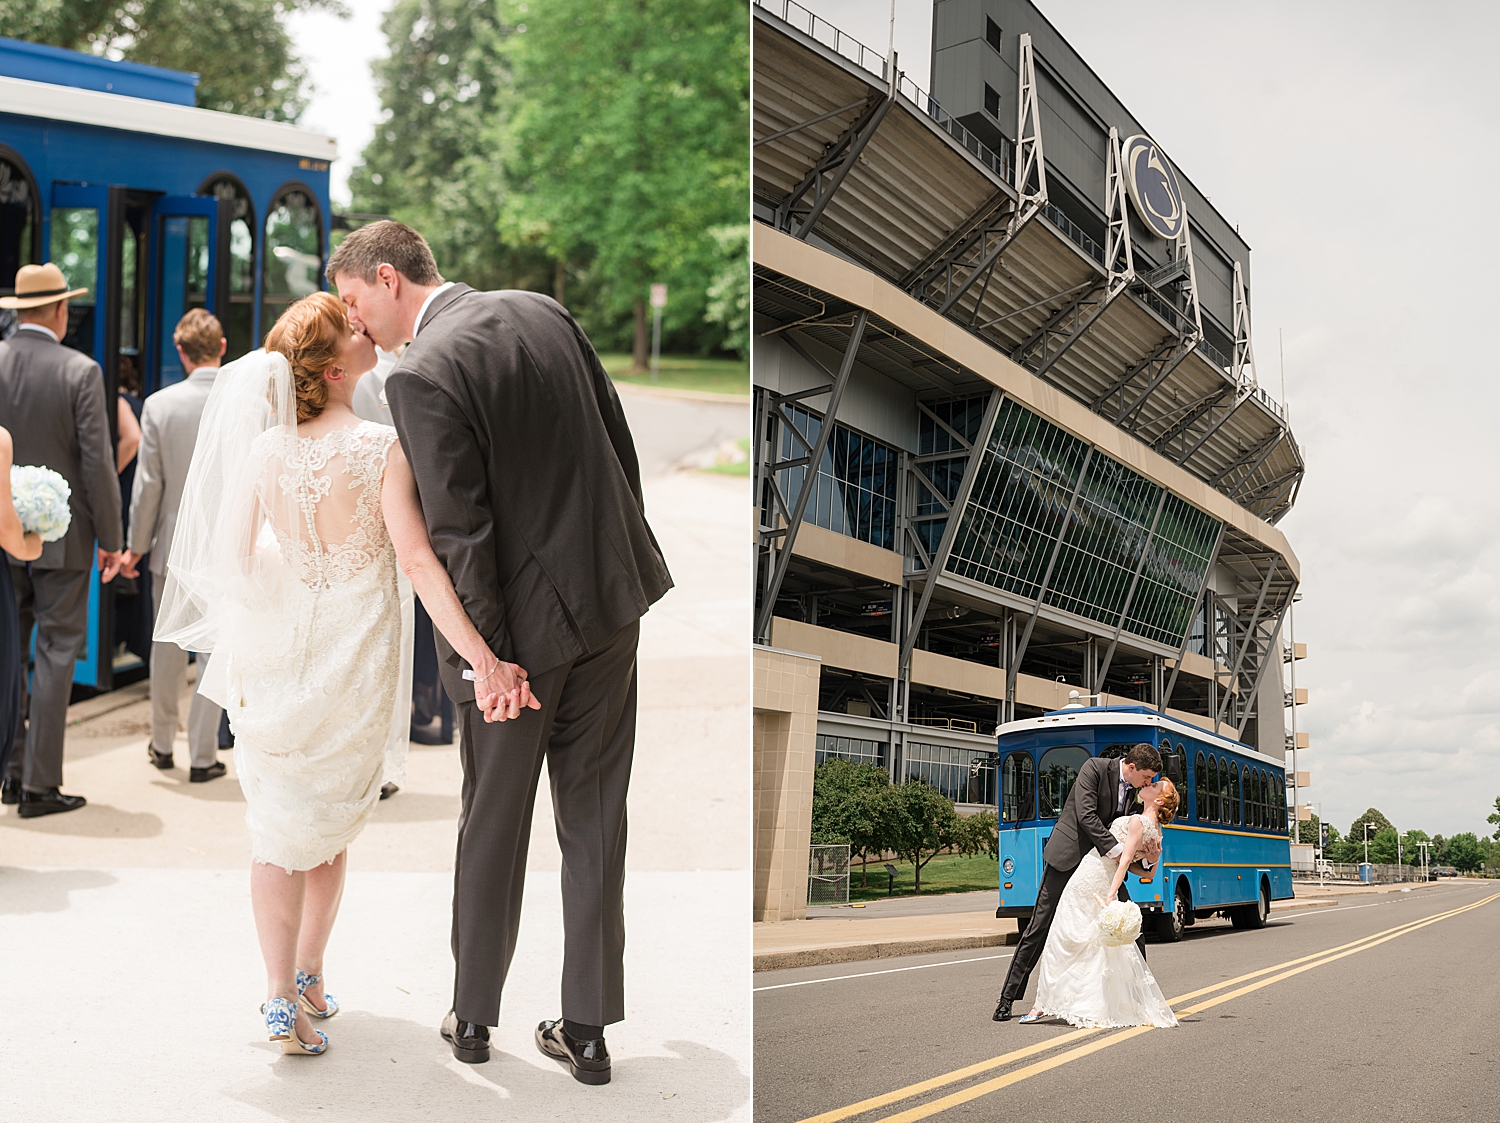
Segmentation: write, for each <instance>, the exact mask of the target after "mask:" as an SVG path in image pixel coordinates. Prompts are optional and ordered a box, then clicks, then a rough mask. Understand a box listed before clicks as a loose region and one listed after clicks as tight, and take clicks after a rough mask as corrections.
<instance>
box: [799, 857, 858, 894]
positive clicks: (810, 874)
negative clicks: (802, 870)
mask: <svg viewBox="0 0 1500 1123" xmlns="http://www.w3.org/2000/svg"><path fill="white" fill-rule="evenodd" d="M807 903H808V904H809V905H847V904H848V903H849V847H847V846H814V847H812V852H811V854H810V855H809V858H808V863H807Z"/></svg>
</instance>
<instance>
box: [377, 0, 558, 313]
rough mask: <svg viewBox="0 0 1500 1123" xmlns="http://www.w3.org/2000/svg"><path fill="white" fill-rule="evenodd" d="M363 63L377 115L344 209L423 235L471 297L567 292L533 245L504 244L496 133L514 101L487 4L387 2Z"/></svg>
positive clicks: (498, 30) (488, 0)
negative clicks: (372, 56) (382, 39)
mask: <svg viewBox="0 0 1500 1123" xmlns="http://www.w3.org/2000/svg"><path fill="white" fill-rule="evenodd" d="M381 29H382V30H383V31H384V32H385V36H386V42H387V44H388V45H389V50H390V55H389V57H388V58H384V59H378V60H376V61H375V63H374V64H373V66H372V69H373V71H374V75H375V86H376V89H377V91H378V92H379V94H380V108H381V117H380V120H379V121H378V122H377V123H376V126H375V135H374V137H373V138H372V139H371V141H370V143H369V144H368V145H367V146H366V147H365V150H364V153H363V157H362V161H361V163H360V164H359V165H358V166H357V167H355V168H354V170H353V172H352V173H351V174H350V177H349V189H350V194H351V195H352V197H353V210H355V211H356V212H363V213H366V214H383V215H390V216H391V217H392V218H396V219H400V220H401V221H402V222H405V223H406V224H407V225H409V226H412V227H414V228H416V229H417V230H420V231H421V232H422V234H423V236H424V237H425V238H426V239H427V241H428V243H429V244H430V245H431V246H432V252H433V256H434V257H436V258H437V263H438V268H439V269H440V270H441V271H442V272H443V274H444V275H445V276H446V277H448V278H449V279H451V280H457V281H464V282H466V283H468V284H471V285H473V286H474V287H475V288H478V289H496V288H529V289H551V290H552V294H553V295H554V296H556V297H557V298H558V300H559V301H562V300H564V298H565V296H566V294H565V292H564V291H563V284H562V281H561V278H560V277H557V276H554V274H553V271H552V268H551V263H550V262H548V261H547V259H546V255H545V254H544V253H543V252H541V251H540V250H539V249H530V250H528V249H526V248H524V247H522V248H519V249H518V248H516V247H513V246H510V245H507V244H506V242H505V241H504V240H503V239H502V238H501V236H500V231H499V228H498V227H497V225H496V220H497V218H498V217H499V215H500V211H501V208H502V207H503V206H504V205H505V200H506V194H507V189H506V179H505V168H504V162H503V160H502V157H501V149H502V145H503V130H504V127H505V124H506V122H507V121H508V120H509V117H510V115H511V113H512V112H514V109H515V101H516V95H515V90H514V85H513V83H512V81H511V76H510V64H509V62H508V60H507V58H506V55H505V52H504V49H503V48H504V40H505V37H506V36H507V35H508V34H509V33H510V32H509V29H508V28H506V27H505V26H504V25H503V24H502V23H501V21H500V16H499V12H498V11H497V10H496V7H495V2H494V0H396V3H395V5H394V6H393V7H392V8H391V10H390V11H389V12H387V13H386V16H385V19H384V20H383V22H382V24H381Z"/></svg>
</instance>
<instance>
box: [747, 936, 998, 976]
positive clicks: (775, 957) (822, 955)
mask: <svg viewBox="0 0 1500 1123" xmlns="http://www.w3.org/2000/svg"><path fill="white" fill-rule="evenodd" d="M1015 935H1016V934H1015V933H1014V932H991V933H987V934H985V935H983V936H938V937H933V938H931V939H920V940H881V941H878V942H876V943H868V944H834V945H832V946H831V947H825V948H797V949H794V950H791V951H764V952H758V953H757V954H756V955H755V957H754V960H753V962H754V965H755V966H754V969H755V970H757V971H785V970H786V969H787V968H789V967H821V966H824V965H825V964H829V963H857V962H859V961H860V960H864V959H890V958H892V957H893V956H898V955H926V954H928V953H929V952H935V951H968V950H969V949H971V948H998V947H1006V946H1007V945H1008V944H1010V943H1013V942H1014V941H1015Z"/></svg>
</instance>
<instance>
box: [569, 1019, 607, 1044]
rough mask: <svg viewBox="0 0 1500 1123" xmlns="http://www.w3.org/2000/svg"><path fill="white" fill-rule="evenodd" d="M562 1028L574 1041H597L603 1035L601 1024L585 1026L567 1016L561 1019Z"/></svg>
mask: <svg viewBox="0 0 1500 1123" xmlns="http://www.w3.org/2000/svg"><path fill="white" fill-rule="evenodd" d="M563 1029H564V1031H566V1033H567V1035H568V1036H569V1037H571V1038H572V1039H573V1040H574V1041H598V1040H599V1038H601V1037H603V1036H604V1027H603V1026H586V1025H584V1024H583V1023H582V1022H575V1021H573V1020H571V1019H569V1018H564V1019H563Z"/></svg>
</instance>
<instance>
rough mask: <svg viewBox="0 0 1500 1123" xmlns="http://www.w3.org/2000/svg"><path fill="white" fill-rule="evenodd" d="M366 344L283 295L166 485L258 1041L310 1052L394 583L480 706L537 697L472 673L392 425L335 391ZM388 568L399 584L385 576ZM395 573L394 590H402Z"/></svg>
mask: <svg viewBox="0 0 1500 1123" xmlns="http://www.w3.org/2000/svg"><path fill="white" fill-rule="evenodd" d="M374 366H375V348H374V345H373V344H372V343H371V342H370V340H369V338H367V337H366V336H365V335H363V334H361V333H359V332H356V331H354V330H353V329H352V328H351V327H350V324H349V320H348V317H347V315H346V314H345V311H344V306H343V304H342V303H341V302H340V301H339V300H338V298H337V297H335V296H332V295H331V294H329V293H325V292H318V293H314V294H312V295H311V296H308V297H306V298H304V299H302V300H299V301H297V302H296V303H295V304H293V305H291V306H290V307H289V308H288V309H287V310H286V312H285V313H284V314H283V315H282V317H281V318H280V319H279V320H278V321H277V322H276V326H275V327H274V328H272V329H271V332H270V334H269V335H267V337H266V346H265V349H264V350H262V351H256V352H253V353H251V354H249V355H246V356H245V357H244V358H242V359H239V360H237V361H236V362H233V363H230V364H229V365H227V366H226V367H224V369H223V371H222V372H221V373H220V375H219V377H218V378H217V379H216V380H215V382H214V389H213V393H212V395H211V396H210V398H209V400H208V404H207V406H206V408H205V410H204V416H203V422H202V425H201V427H200V429H199V435H198V443H197V445H196V447H195V449H194V453H193V461H192V466H191V468H190V469H189V472H188V478H187V482H186V485H185V488H184V491H183V498H182V505H181V508H180V510H179V514H178V522H177V532H176V535H175V537H174V541H173V544H172V554H171V557H170V559H169V562H168V576H167V584H166V587H165V589H164V591H163V595H162V606H161V612H160V614H159V616H158V619H157V625H156V639H157V640H159V641H165V642H172V643H176V644H178V645H179V646H181V647H183V648H186V649H188V650H191V651H198V652H212V658H210V659H209V660H208V661H207V663H206V665H204V666H203V668H202V671H201V676H200V677H201V681H200V683H199V690H200V691H201V692H202V693H204V694H205V695H207V696H208V697H210V698H212V699H213V700H214V701H216V702H218V703H219V704H220V705H222V706H223V707H224V708H225V710H226V711H227V712H228V714H229V720H230V723H231V725H232V727H233V729H234V734H235V748H234V762H235V770H236V772H237V773H238V775H239V780H240V786H241V788H242V789H243V791H244V794H245V802H246V805H247V807H246V812H245V822H246V824H247V825H248V826H249V829H250V842H251V865H250V897H251V903H252V905H253V908H254V913H255V926H256V931H257V933H258V934H259V937H260V946H261V954H262V955H263V956H264V958H265V963H266V990H267V1000H266V1003H265V1005H264V1006H263V1007H262V1008H261V1009H262V1012H263V1013H264V1014H265V1019H266V1031H267V1033H268V1035H269V1037H270V1040H271V1041H274V1042H279V1043H280V1045H281V1048H282V1050H283V1051H284V1052H287V1053H307V1054H318V1053H322V1052H324V1051H326V1050H327V1048H328V1037H327V1035H326V1034H325V1033H323V1032H322V1031H320V1030H316V1029H314V1028H313V1023H312V1021H311V1020H310V1018H317V1019H324V1018H331V1017H332V1016H333V1015H334V1014H336V1013H337V1012H338V1003H337V1002H336V1001H335V1000H334V999H333V998H332V997H331V996H329V995H328V994H327V992H326V991H325V990H324V987H323V951H324V948H325V947H326V945H327V943H328V937H329V934H330V932H331V931H332V928H333V922H334V919H335V917H336V916H337V915H338V908H339V900H340V897H341V896H342V893H343V888H344V870H345V866H346V858H345V855H346V851H347V848H348V846H349V844H350V843H351V842H353V841H354V839H355V838H356V837H357V836H358V835H359V833H360V831H361V830H362V829H363V828H364V825H365V824H366V823H367V822H368V821H369V819H370V816H371V814H372V812H373V810H374V808H375V804H376V801H377V800H378V798H379V795H380V785H381V781H382V774H383V773H384V778H385V779H388V780H393V781H395V782H398V783H399V782H401V774H402V772H403V770H404V767H405V762H406V745H407V730H408V726H409V723H410V714H409V709H408V704H407V699H409V697H410V694H411V686H410V678H409V676H410V662H409V660H408V659H407V658H406V652H407V651H409V650H410V629H411V597H410V589H411V588H412V587H415V589H416V592H417V594H418V595H419V596H420V597H421V598H422V603H423V605H424V606H425V607H426V608H427V610H428V612H429V613H430V614H431V616H432V619H433V622H434V624H436V625H437V627H438V628H439V629H440V630H441V631H442V633H443V635H444V636H445V637H446V638H447V639H448V641H449V642H450V643H451V644H452V645H453V648H454V650H455V651H457V652H458V653H459V654H460V655H461V656H462V657H463V658H464V659H465V660H467V661H468V663H469V665H471V666H473V667H475V668H476V674H477V670H478V669H480V668H490V669H491V670H490V674H484V675H479V676H478V679H477V681H476V682H475V684H474V686H475V697H476V702H477V703H478V705H479V706H480V708H481V709H483V710H485V711H486V719H487V720H504V719H505V718H507V717H515V716H516V715H517V714H518V713H519V711H520V709H521V708H526V707H529V708H532V709H535V708H537V706H538V703H537V702H536V701H535V699H533V698H532V697H531V695H530V689H529V687H528V686H527V685H526V684H525V683H524V682H523V683H522V684H521V685H520V686H519V687H517V688H516V689H515V690H512V691H510V692H508V693H507V694H505V695H501V694H499V693H498V692H496V691H494V690H491V689H490V688H489V687H488V686H487V680H489V679H490V678H491V675H492V674H493V672H494V669H495V668H496V667H497V666H498V660H497V659H496V658H495V656H494V655H493V654H492V653H491V652H490V650H489V648H488V647H487V646H486V644H485V642H484V640H483V638H482V637H481V636H480V635H479V633H478V632H477V631H476V630H475V628H474V626H473V624H472V623H471V622H470V620H469V618H468V617H467V616H466V615H465V614H464V611H463V608H462V606H461V605H460V603H459V600H458V597H457V596H456V595H455V593H454V591H453V585H452V582H451V581H450V580H449V577H448V574H447V572H446V571H445V570H444V569H443V567H442V565H441V564H440V563H439V561H438V559H437V557H436V555H434V554H433V552H432V547H431V545H430V543H429V542H428V540H427V530H426V525H425V523H424V522H423V519H422V511H421V508H420V506H419V505H418V502H417V490H416V484H415V482H414V481H413V478H412V473H411V469H410V468H409V466H408V465H407V462H406V458H405V456H404V455H403V453H402V450H401V445H400V442H398V441H397V440H396V431H395V430H394V429H392V428H390V427H389V426H386V425H377V424H374V423H372V422H365V421H361V420H360V419H359V418H358V417H356V416H355V414H354V412H353V410H352V409H351V406H350V403H351V400H352V398H353V394H354V387H355V384H356V383H357V381H358V380H359V377H360V376H361V375H362V374H364V373H365V372H366V371H368V370H370V369H371V368H373V367H374ZM402 574H405V576H406V577H408V578H409V579H410V584H409V585H408V584H407V583H406V582H405V581H403V580H402V577H401V575H402ZM403 590H404V591H403Z"/></svg>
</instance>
